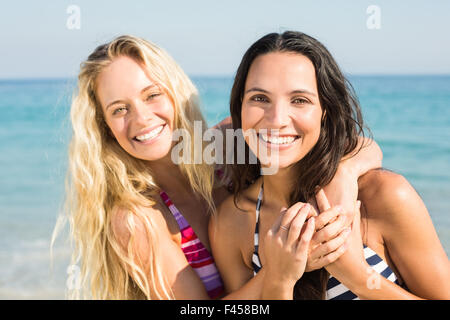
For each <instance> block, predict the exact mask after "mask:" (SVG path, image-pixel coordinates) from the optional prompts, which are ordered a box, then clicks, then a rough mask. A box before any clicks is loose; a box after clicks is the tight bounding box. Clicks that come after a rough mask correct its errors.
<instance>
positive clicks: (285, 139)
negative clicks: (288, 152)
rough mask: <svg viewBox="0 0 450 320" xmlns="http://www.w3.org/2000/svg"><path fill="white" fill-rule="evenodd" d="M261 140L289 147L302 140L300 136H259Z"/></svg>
mask: <svg viewBox="0 0 450 320" xmlns="http://www.w3.org/2000/svg"><path fill="white" fill-rule="evenodd" d="M258 136H259V137H260V139H261V140H262V141H264V142H265V143H270V144H274V145H280V146H281V145H288V144H292V143H294V142H295V141H296V140H298V139H299V138H300V136H293V135H292V136H269V135H267V134H258Z"/></svg>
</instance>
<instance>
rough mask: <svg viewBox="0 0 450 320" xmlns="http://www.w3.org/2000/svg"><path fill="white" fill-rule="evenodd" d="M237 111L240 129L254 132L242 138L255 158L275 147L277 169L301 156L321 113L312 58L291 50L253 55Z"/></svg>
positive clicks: (314, 135) (314, 136) (313, 135)
mask: <svg viewBox="0 0 450 320" xmlns="http://www.w3.org/2000/svg"><path fill="white" fill-rule="evenodd" d="M241 116H242V130H243V131H244V132H246V130H249V129H253V130H255V132H256V134H257V139H248V138H247V136H246V141H247V144H248V145H249V147H250V149H251V150H252V151H253V152H254V153H255V154H256V155H257V157H258V158H259V159H260V160H261V156H260V155H261V152H262V153H263V154H268V155H273V154H274V152H275V154H276V151H277V150H278V155H277V157H278V168H280V169H281V168H286V167H288V166H290V165H292V164H295V163H296V162H298V161H299V160H300V159H302V158H303V157H304V156H305V155H306V154H307V153H308V152H309V151H310V150H311V149H312V148H313V146H314V145H315V144H316V142H317V140H318V139H319V134H320V127H321V118H322V108H321V105H320V102H319V95H318V92H317V85H316V75H315V69H314V66H313V64H312V62H311V61H310V60H309V59H308V58H307V57H305V56H303V55H301V54H296V53H286V52H275V53H268V54H264V55H260V56H258V57H257V58H256V59H255V60H254V61H253V63H252V65H251V66H250V69H249V72H248V75H247V80H246V83H245V91H244V97H243V101H242V111H241ZM257 144H259V148H260V149H259V153H257V152H256V150H258V149H257V148H258V147H257ZM264 152H265V153H264ZM261 162H262V165H263V167H264V164H263V162H264V161H261ZM272 165H273V162H272V164H271V166H272Z"/></svg>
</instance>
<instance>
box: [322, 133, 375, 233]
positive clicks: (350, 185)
mask: <svg viewBox="0 0 450 320" xmlns="http://www.w3.org/2000/svg"><path fill="white" fill-rule="evenodd" d="M382 160H383V153H382V152H381V149H380V147H379V146H378V144H377V143H376V142H375V141H374V140H371V139H368V138H363V137H360V138H359V140H358V146H357V147H356V148H355V150H354V151H353V152H351V153H350V154H348V155H346V156H345V157H344V158H343V159H342V160H341V162H340V163H339V167H338V169H337V171H336V173H335V175H334V177H333V179H332V180H331V182H330V183H329V184H328V185H326V186H325V187H324V188H323V189H324V191H325V193H326V194H327V195H328V199H329V202H330V204H331V205H333V206H335V205H340V206H341V207H342V208H343V211H344V212H343V214H344V215H345V217H346V220H345V226H346V227H349V226H350V225H351V223H352V221H353V220H354V214H355V211H354V208H355V203H356V199H357V198H358V179H359V177H361V176H362V175H364V174H365V173H367V172H368V171H369V170H371V169H375V168H379V167H381V165H382Z"/></svg>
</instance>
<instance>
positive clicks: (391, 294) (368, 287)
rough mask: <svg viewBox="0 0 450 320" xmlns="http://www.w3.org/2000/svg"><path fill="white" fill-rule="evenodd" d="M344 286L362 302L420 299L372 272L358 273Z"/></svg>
mask: <svg viewBox="0 0 450 320" xmlns="http://www.w3.org/2000/svg"><path fill="white" fill-rule="evenodd" d="M368 268H370V267H368ZM367 270H369V269H367ZM344 285H345V286H346V287H347V288H349V290H350V291H352V292H353V293H354V294H356V295H357V296H358V297H359V298H360V299H362V300H417V299H422V298H420V297H418V296H416V295H414V294H412V293H410V292H408V291H406V290H405V289H403V288H402V287H400V286H399V285H397V284H395V283H393V282H391V281H389V280H388V279H386V278H385V277H383V276H382V275H381V274H379V273H377V272H376V271H373V270H372V271H371V272H366V274H362V273H360V276H359V277H354V279H352V280H351V281H349V282H348V283H344Z"/></svg>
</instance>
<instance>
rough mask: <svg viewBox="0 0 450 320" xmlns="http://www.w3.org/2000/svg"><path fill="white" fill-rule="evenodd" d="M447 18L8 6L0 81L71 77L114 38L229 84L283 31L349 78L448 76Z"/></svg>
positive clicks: (20, 0)
mask: <svg viewBox="0 0 450 320" xmlns="http://www.w3.org/2000/svg"><path fill="white" fill-rule="evenodd" d="M71 6H76V8H78V10H79V15H78V14H77V12H75V11H70V10H69V11H68V9H69V8H70V7H71ZM374 6H375V9H370V8H374ZM368 9H369V10H368ZM374 10H375V11H374ZM449 18H450V1H448V0H433V1H425V0H422V1H418V0H409V1H407V0H395V1H392V0H390V1H389V0H371V1H366V0H334V1H333V0H328V1H325V0H317V1H301V0H278V1H275V0H269V1H268V0H220V1H215V0H189V1H186V0H178V1H175V0H164V1H162V0H160V1H154V0H147V1H138V0H129V1H116V0H108V1H106V0H70V1H68V0H58V1H57V0H40V1H24V0H15V1H8V2H3V3H2V4H1V7H0V79H11V78H66V77H74V76H76V75H77V73H78V70H79V65H80V63H81V62H82V61H83V60H84V59H86V58H87V56H88V55H89V54H90V53H91V52H92V51H93V50H94V49H95V47H96V46H97V45H100V44H102V43H104V42H108V41H110V40H112V39H113V38H114V37H116V36H119V35H122V34H130V35H135V36H139V37H143V38H145V39H147V40H150V41H151V42H154V43H156V44H157V45H159V46H161V47H163V48H164V49H166V50H167V51H168V52H169V53H170V54H171V55H172V56H173V57H174V59H175V60H176V61H177V62H178V63H179V64H180V65H181V67H182V68H183V69H184V70H185V71H186V73H187V74H189V75H191V76H196V75H200V76H206V75H208V76H209V75H210V76H215V75H233V74H234V73H235V71H236V69H237V67H238V65H239V62H240V59H241V58H242V56H243V54H244V53H245V51H246V50H247V48H248V47H249V46H250V45H251V44H252V43H253V42H255V41H256V40H257V39H259V38H260V37H262V36H263V35H265V34H267V33H270V32H283V31H286V30H296V31H302V32H304V33H307V34H309V35H311V36H313V37H315V38H316V39H318V40H319V41H321V42H322V43H323V44H324V45H325V46H326V47H327V48H328V49H329V50H330V52H331V53H332V54H333V56H334V57H335V59H336V60H337V61H338V63H339V65H340V66H341V68H342V69H343V71H344V72H345V73H347V74H355V75H356V74H450V36H449V32H450V19H449ZM78 27H79V28H78Z"/></svg>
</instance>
